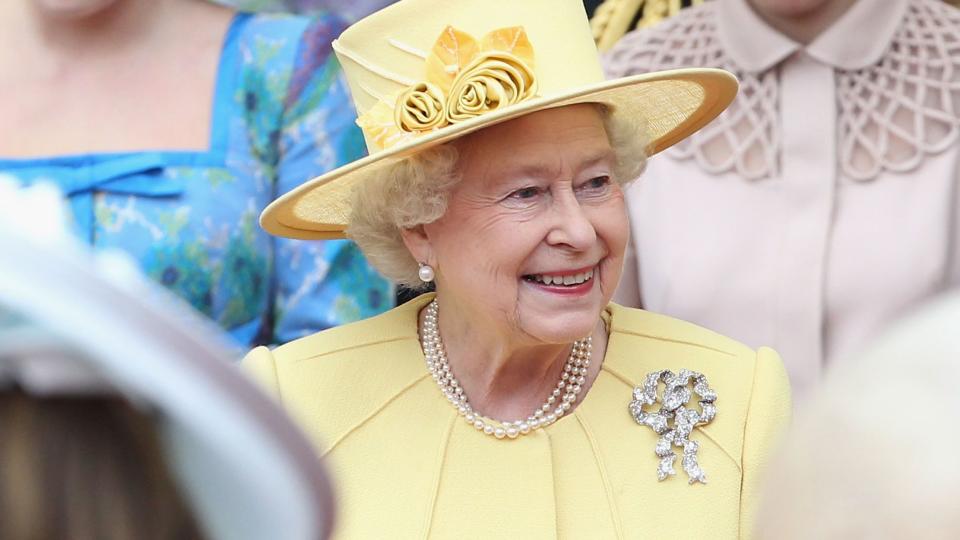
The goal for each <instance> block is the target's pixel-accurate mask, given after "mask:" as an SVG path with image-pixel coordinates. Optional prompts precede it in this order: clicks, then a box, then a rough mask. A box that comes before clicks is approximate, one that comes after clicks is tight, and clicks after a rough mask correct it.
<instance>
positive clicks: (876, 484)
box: [758, 293, 960, 540]
mask: <svg viewBox="0 0 960 540" xmlns="http://www.w3.org/2000/svg"><path fill="white" fill-rule="evenodd" d="M958 327H960V295H958V294H957V293H951V294H947V295H944V296H943V297H942V298H938V299H937V300H936V301H933V302H931V303H930V305H927V306H924V307H923V308H922V309H921V310H919V311H918V312H916V313H912V314H911V315H910V316H909V317H908V318H907V319H906V320H905V321H903V322H901V323H899V324H898V325H896V326H895V327H893V328H892V329H891V331H889V332H888V333H885V334H884V335H883V337H882V338H881V339H879V340H877V341H876V342H875V343H873V344H871V346H870V348H869V349H868V350H866V351H865V354H863V355H861V356H858V357H857V358H854V359H851V361H850V362H849V363H845V364H844V365H839V366H837V367H836V369H834V370H831V372H830V373H828V374H827V376H826V379H825V381H824V383H823V386H822V387H821V388H819V389H818V390H817V391H815V392H814V393H812V395H811V397H810V399H809V400H808V402H807V404H806V405H805V406H804V410H802V411H798V414H797V421H796V424H795V425H794V426H793V428H792V429H791V432H790V435H789V436H788V437H787V439H786V440H785V441H784V444H783V451H782V455H780V456H779V457H778V458H777V459H775V460H773V462H772V463H771V465H770V470H769V474H768V479H767V482H766V483H767V485H766V489H765V490H764V498H763V500H764V502H763V504H762V506H761V508H762V511H761V512H760V514H759V515H760V520H759V530H758V533H759V534H758V536H759V537H760V538H763V539H771V540H772V539H777V540H800V539H806V538H817V539H822V540H842V539H848V538H871V539H878V540H885V539H891V540H892V539H903V538H923V539H924V540H940V539H943V540H946V539H952V538H960V512H958V511H957V486H958V485H960V457H958V456H957V452H956V445H957V444H958V443H960V430H958V428H957V423H958V422H960V392H958V391H957V381H958V380H960V332H958V331H957V329H958Z"/></svg>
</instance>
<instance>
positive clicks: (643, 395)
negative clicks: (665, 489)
mask: <svg viewBox="0 0 960 540" xmlns="http://www.w3.org/2000/svg"><path fill="white" fill-rule="evenodd" d="M661 383H663V394H662V395H657V390H658V389H659V388H660V386H661ZM694 394H696V395H697V397H698V398H699V400H698V401H699V405H700V410H699V411H698V410H696V409H693V408H687V407H686V405H687V404H688V402H689V401H690V399H691V398H692V397H693V395H694ZM716 401H717V393H716V392H714V391H713V389H712V388H710V385H709V384H708V383H707V378H706V377H704V376H703V375H702V374H700V373H697V372H695V371H690V370H688V369H681V370H680V373H678V374H676V375H675V374H674V373H673V372H671V371H668V370H662V371H654V372H653V373H649V374H647V378H646V380H645V381H644V383H643V386H642V387H641V386H638V387H636V388H634V389H633V401H631V402H630V406H629V410H630V415H631V416H633V419H634V420H636V421H637V423H638V424H640V425H643V426H647V427H649V428H650V429H652V430H653V431H655V432H656V433H657V435H660V439H659V440H658V441H657V447H656V449H655V450H654V451H655V452H656V454H657V457H658V458H660V464H659V466H658V467H657V478H658V479H660V480H661V481H662V480H665V479H667V478H668V477H670V476H673V475H675V474H676V471H674V469H673V464H674V462H675V461H676V458H677V454H676V452H674V450H673V449H674V448H675V447H676V448H682V449H683V470H684V472H686V473H687V477H688V478H689V483H690V484H694V483H696V482H700V483H701V484H706V483H707V477H706V474H705V473H704V472H703V469H701V468H700V465H699V464H698V463H697V450H699V448H700V445H699V444H698V443H697V441H691V440H690V434H691V433H692V432H693V428H695V427H696V426H702V425H705V424H708V423H710V421H711V420H713V418H714V417H715V416H716V415H717V406H716V404H715V402H716ZM657 402H659V403H660V408H659V409H658V410H656V411H654V410H653V406H654V405H656V404H657ZM644 407H648V408H647V409H646V410H645V409H644Z"/></svg>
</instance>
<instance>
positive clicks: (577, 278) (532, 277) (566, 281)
mask: <svg viewBox="0 0 960 540" xmlns="http://www.w3.org/2000/svg"><path fill="white" fill-rule="evenodd" d="M595 271H596V269H595V268H591V269H589V270H587V271H584V272H577V273H572V274H527V275H525V276H523V279H524V280H526V281H529V282H531V283H540V284H543V285H549V286H551V287H577V286H578V285H583V284H584V283H586V282H588V281H590V280H591V279H593V274H594V272H595Z"/></svg>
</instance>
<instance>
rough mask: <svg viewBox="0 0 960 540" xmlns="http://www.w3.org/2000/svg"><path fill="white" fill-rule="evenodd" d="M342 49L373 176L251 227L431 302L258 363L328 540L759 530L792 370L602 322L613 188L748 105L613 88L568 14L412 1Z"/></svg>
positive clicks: (714, 74)
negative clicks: (334, 509) (315, 244)
mask: <svg viewBox="0 0 960 540" xmlns="http://www.w3.org/2000/svg"><path fill="white" fill-rule="evenodd" d="M547 14H549V15H550V17H549V18H548V17H547V16H546V15H547ZM437 36H440V37H439V38H438V37H437ZM334 49H335V50H336V51H337V54H338V55H339V57H340V59H341V62H342V64H343V66H344V70H345V73H346V74H347V77H348V80H349V82H350V84H351V90H352V93H353V96H354V99H355V101H356V104H357V109H358V111H360V112H361V113H362V114H361V117H360V119H359V124H360V125H361V126H362V127H363V128H364V132H365V135H366V137H367V143H368V146H369V147H370V152H371V155H370V157H368V158H366V159H364V160H361V161H359V162H356V163H354V164H352V165H348V166H347V167H344V168H341V169H339V170H337V171H334V172H331V173H329V174H327V175H325V176H323V177H321V178H319V179H315V180H313V181H311V182H308V183H306V184H304V185H302V186H301V187H299V188H297V189H296V190H294V191H292V192H290V193H288V194H287V195H285V196H284V197H282V198H281V199H279V200H278V201H275V202H274V203H273V204H272V205H271V206H270V207H268V209H267V210H266V211H265V212H264V214H263V216H262V217H261V223H262V224H263V225H264V227H265V228H266V229H267V230H268V231H270V232H272V233H274V234H279V235H283V236H292V237H297V238H330V237H336V236H338V235H342V234H344V231H345V232H346V234H347V235H349V236H350V237H351V238H353V239H354V240H356V241H357V243H358V245H359V246H360V247H361V249H362V250H363V251H364V252H365V253H366V255H367V256H368V257H369V259H370V261H371V262H372V263H373V264H374V265H375V266H376V267H377V268H379V269H380V270H381V271H382V272H384V273H386V274H387V275H389V276H391V277H393V278H394V279H396V280H398V281H399V282H401V283H404V284H407V285H414V284H421V285H422V284H423V283H427V282H430V283H434V284H435V285H436V291H437V292H436V294H435V295H434V294H425V295H423V296H421V297H419V298H418V299H416V300H414V301H412V302H410V303H408V304H406V305H404V306H401V307H399V308H397V309H394V310H393V311H390V312H388V313H386V314H384V315H381V316H378V317H376V318H373V319H370V320H367V321H363V322H360V323H356V324H351V325H347V326H343V327H340V328H337V329H334V330H329V331H326V332H321V333H319V334H316V335H313V336H311V337H308V338H304V339H301V340H297V341H294V342H292V343H289V344H287V345H285V346H282V347H280V348H278V349H276V350H274V351H272V352H271V351H269V350H267V349H266V348H258V349H256V350H254V351H253V352H251V353H250V355H249V356H248V358H247V359H246V360H245V364H246V366H247V367H248V368H249V369H250V370H251V371H252V372H253V373H254V374H255V376H256V377H257V378H259V379H260V380H261V381H262V382H263V383H264V385H265V386H266V387H267V388H268V389H269V390H270V391H271V392H273V393H274V394H275V395H276V396H277V397H278V398H279V399H280V400H281V401H282V402H283V404H284V405H285V406H286V407H287V409H288V410H289V411H290V412H291V414H292V415H293V416H294V417H295V418H296V419H297V420H298V421H299V423H300V424H301V425H302V427H303V428H304V429H305V430H306V431H307V432H308V433H309V434H310V435H311V437H312V438H313V439H314V440H315V442H316V444H317V445H318V446H319V448H320V449H321V452H322V454H324V455H325V456H326V459H327V460H328V464H329V466H330V467H331V468H332V470H333V472H334V475H335V477H336V478H337V484H338V487H339V503H340V508H341V511H342V514H341V516H340V520H339V527H340V528H339V533H340V534H341V535H342V536H343V537H349V538H389V537H393V538H411V537H418V538H419V537H434V538H455V537H464V536H467V537H472V538H498V537H505V536H507V537H516V538H552V537H568V538H622V537H633V536H636V535H641V534H642V535H644V536H649V537H653V538H667V537H670V538H698V537H700V538H704V537H711V538H721V537H726V538H732V537H736V536H738V535H739V534H740V532H741V531H747V530H749V527H748V523H749V522H750V520H751V517H752V512H753V508H754V503H755V499H756V486H757V485H758V479H759V476H760V474H761V469H762V465H763V463H764V462H765V460H766V456H767V454H768V452H769V451H770V449H771V446H772V445H773V443H774V442H775V437H776V435H777V432H778V430H779V428H780V427H781V426H782V425H783V424H784V423H785V421H786V417H787V416H788V411H789V409H790V396H789V387H788V384H787V380H786V376H785V373H784V370H783V367H782V365H781V363H780V361H779V358H778V356H777V355H776V353H774V352H773V351H771V350H769V349H761V350H760V351H759V352H756V351H753V350H750V349H748V348H747V347H745V346H743V345H740V344H738V343H735V342H733V341H731V340H729V339H726V338H724V337H722V336H719V335H716V334H714V333H711V332H709V331H707V330H704V329H701V328H697V327H695V326H693V325H690V324H687V323H684V322H681V321H677V320H673V319H670V318H667V317H663V316H659V315H655V314H652V313H647V312H643V311H638V310H633V309H625V308H622V307H619V306H617V305H614V304H611V303H609V301H610V297H611V295H612V294H613V291H614V290H615V288H616V287H617V283H618V281H619V279H620V273H621V267H622V264H623V257H624V250H625V246H626V244H627V241H628V235H629V227H628V223H627V214H626V209H625V206H624V198H623V192H622V188H621V184H622V182H623V181H624V180H628V179H631V178H634V177H635V175H636V174H637V172H638V170H639V168H640V167H641V166H642V165H643V161H644V159H643V158H642V156H644V155H645V154H644V150H645V149H649V152H651V153H653V152H657V151H660V150H662V149H663V148H666V147H667V146H669V145H671V144H673V143H675V142H676V141H679V140H680V139H682V138H683V137H685V136H687V135H688V134H690V133H691V132H693V131H695V130H696V129H698V128H699V127H700V126H702V125H704V124H705V123H707V122H708V121H709V120H710V119H711V118H713V117H714V116H715V115H716V114H718V113H719V111H720V110H722V109H723V107H724V106H726V104H728V103H729V102H730V100H731V99H732V97H733V95H734V93H735V90H736V82H735V80H734V79H733V78H732V77H730V76H729V75H728V74H726V73H725V72H722V71H718V70H684V71H674V72H664V73H658V74H652V75H643V76H637V77H632V78H627V79H620V80H615V81H604V80H603V76H602V73H601V70H600V67H599V60H598V58H597V53H596V49H595V47H594V45H593V42H592V39H591V34H590V30H589V28H588V24H587V20H586V18H585V16H584V12H583V6H582V4H581V3H580V1H579V0H526V1H524V2H514V1H512V0H463V1H459V2H455V3H454V2H438V1H431V0H402V1H401V2H398V3H397V4H394V5H393V6H391V7H389V8H387V9H385V10H383V11H381V12H378V13H376V14H374V15H372V16H371V17H369V18H367V19H365V20H362V21H360V22H359V23H357V24H356V25H354V26H353V27H351V28H350V29H348V30H347V31H346V32H344V34H343V35H342V36H341V37H340V38H339V40H338V41H337V42H335V43H334ZM678 469H679V471H677V470H678ZM708 482H709V483H708Z"/></svg>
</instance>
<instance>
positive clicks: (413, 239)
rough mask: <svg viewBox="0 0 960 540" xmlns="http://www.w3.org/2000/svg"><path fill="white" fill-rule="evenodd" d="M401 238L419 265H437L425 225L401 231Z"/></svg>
mask: <svg viewBox="0 0 960 540" xmlns="http://www.w3.org/2000/svg"><path fill="white" fill-rule="evenodd" d="M400 236H401V237H402V238H403V243H404V244H405V245H406V246H407V250H408V251H410V254H411V255H413V258H414V259H415V260H416V261H417V262H418V263H422V264H429V265H430V266H435V265H436V261H435V260H433V248H432V247H431V245H430V237H429V236H428V235H427V231H426V230H425V229H424V227H423V225H417V226H416V227H411V228H409V229H400Z"/></svg>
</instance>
